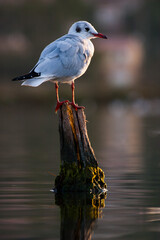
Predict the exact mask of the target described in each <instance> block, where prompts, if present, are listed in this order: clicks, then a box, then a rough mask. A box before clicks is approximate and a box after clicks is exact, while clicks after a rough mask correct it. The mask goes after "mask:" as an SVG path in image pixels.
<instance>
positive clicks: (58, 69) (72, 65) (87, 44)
mask: <svg viewBox="0 0 160 240" xmlns="http://www.w3.org/2000/svg"><path fill="white" fill-rule="evenodd" d="M96 37H99V38H104V39H107V37H106V36H105V35H103V34H101V33H98V32H97V31H96V29H95V28H94V27H93V26H92V25H91V24H90V23H89V22H86V21H78V22H75V23H74V24H73V25H72V26H71V27H70V29H69V32H68V34H66V35H64V36H62V37H60V38H58V39H57V40H55V41H54V42H52V43H50V44H49V45H48V46H46V47H45V48H44V50H43V51H42V53H41V55H40V58H39V60H38V62H37V64H36V65H35V66H34V68H33V69H32V70H31V71H30V72H29V73H28V74H25V75H23V76H19V77H16V78H14V79H13V81H16V80H22V81H23V83H22V85H23V86H31V87H37V86H39V85H40V84H42V83H44V82H47V81H52V82H54V83H55V88H56V97H57V106H56V109H55V111H57V110H58V109H59V107H60V106H61V105H62V104H63V103H64V102H69V101H63V102H60V101H59V94H58V87H59V86H58V83H69V84H71V86H72V102H69V104H71V105H72V106H73V107H74V108H75V109H76V110H77V109H78V108H84V107H81V106H78V105H76V104H75V98H74V88H75V86H74V80H75V79H76V78H79V77H80V76H82V75H83V74H84V73H85V71H86V70H87V68H88V66H89V64H90V61H91V58H92V56H93V54H94V46H93V44H92V42H91V41H90V40H91V39H92V38H96Z"/></svg>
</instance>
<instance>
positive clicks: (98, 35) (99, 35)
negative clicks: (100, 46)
mask: <svg viewBox="0 0 160 240" xmlns="http://www.w3.org/2000/svg"><path fill="white" fill-rule="evenodd" d="M92 34H93V35H94V36H95V37H98V38H104V39H107V37H106V36H105V35H103V34H102V33H92Z"/></svg>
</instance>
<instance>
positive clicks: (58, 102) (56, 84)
mask: <svg viewBox="0 0 160 240" xmlns="http://www.w3.org/2000/svg"><path fill="white" fill-rule="evenodd" d="M58 88H59V86H58V83H55V89H56V98H57V105H56V108H55V112H57V111H58V109H59V108H60V106H62V104H63V103H66V102H68V100H66V101H62V102H60V101H59V94H58Z"/></svg>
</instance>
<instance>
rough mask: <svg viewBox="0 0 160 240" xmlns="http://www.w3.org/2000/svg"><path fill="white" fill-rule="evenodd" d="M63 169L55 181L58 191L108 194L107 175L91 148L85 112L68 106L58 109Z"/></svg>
mask: <svg viewBox="0 0 160 240" xmlns="http://www.w3.org/2000/svg"><path fill="white" fill-rule="evenodd" d="M59 133H60V153H61V166H60V173H59V175H58V176H57V177H56V180H55V189H56V191H57V192H80V191H83V192H92V193H101V192H103V191H105V189H106V184H105V182H104V173H103V171H102V170H101V169H100V168H99V167H98V163H97V160H96V157H95V154H94V151H93V149H92V147H91V144H90V141H89V137H88V133H87V128H86V117H85V114H84V110H83V109H78V110H77V111H76V110H75V109H74V108H73V107H72V106H71V105H68V104H67V103H64V104H63V105H62V106H61V108H60V109H59Z"/></svg>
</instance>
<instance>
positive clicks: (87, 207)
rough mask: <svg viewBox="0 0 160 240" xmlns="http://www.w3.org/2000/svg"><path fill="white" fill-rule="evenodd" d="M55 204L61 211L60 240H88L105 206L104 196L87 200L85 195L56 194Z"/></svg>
mask: <svg viewBox="0 0 160 240" xmlns="http://www.w3.org/2000/svg"><path fill="white" fill-rule="evenodd" d="M55 199H56V204H57V205H59V206H60V209H61V232H60V235H61V237H60V239H61V240H75V239H76V240H80V239H83V240H89V239H91V237H92V232H93V228H94V224H95V221H96V219H97V218H99V215H100V216H101V211H102V210H101V209H102V208H103V207H104V206H105V196H102V195H101V196H100V197H98V198H95V197H94V196H93V197H91V195H90V196H89V198H88V197H87V195H86V194H85V193H79V194H74V195H73V194H69V193H67V194H66V193H65V194H63V195H62V194H60V195H58V194H56V195H55Z"/></svg>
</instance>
